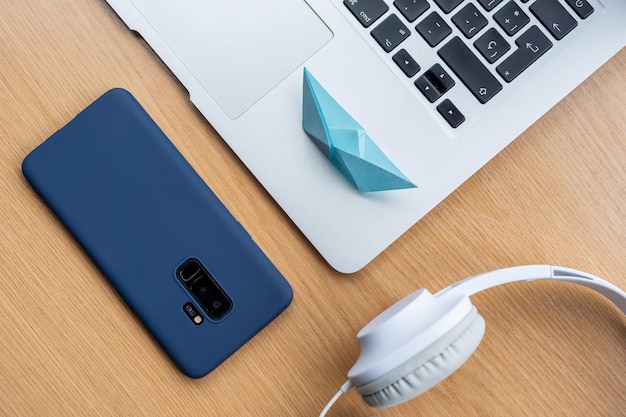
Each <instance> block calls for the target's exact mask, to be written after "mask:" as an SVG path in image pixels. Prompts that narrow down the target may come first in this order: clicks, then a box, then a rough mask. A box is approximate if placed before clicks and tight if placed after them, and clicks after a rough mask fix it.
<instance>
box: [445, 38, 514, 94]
mask: <svg viewBox="0 0 626 417" xmlns="http://www.w3.org/2000/svg"><path fill="white" fill-rule="evenodd" d="M437 54H439V56H440V57H441V58H442V59H443V60H444V62H445V63H446V64H447V65H448V66H449V67H450V68H451V69H452V71H454V73H455V74H456V75H457V76H458V77H459V78H460V79H461V81H462V82H463V84H465V86H466V87H467V88H468V89H469V90H470V92H471V93H472V94H473V95H474V97H476V99H478V101H479V102H480V103H482V104H484V103H486V102H488V101H489V100H491V98H492V97H493V96H495V95H496V94H497V93H498V92H499V91H500V90H502V84H500V82H499V81H498V80H497V79H496V77H494V76H493V75H492V74H491V72H490V71H489V70H488V69H487V68H486V67H485V66H484V65H483V63H482V62H480V60H479V59H478V57H477V56H476V55H474V53H473V52H472V51H471V50H470V49H469V48H468V47H467V46H466V45H465V43H463V41H462V40H461V38H459V37H458V36H455V37H454V38H452V39H451V40H450V41H449V42H448V43H446V44H445V45H444V46H443V47H442V48H441V49H439V51H438V52H437Z"/></svg>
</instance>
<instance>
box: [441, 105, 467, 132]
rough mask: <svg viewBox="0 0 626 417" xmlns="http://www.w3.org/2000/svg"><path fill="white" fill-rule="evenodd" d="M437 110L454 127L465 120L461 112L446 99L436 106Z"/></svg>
mask: <svg viewBox="0 0 626 417" xmlns="http://www.w3.org/2000/svg"><path fill="white" fill-rule="evenodd" d="M437 111H438V112H439V114H440V115H442V116H443V118H444V119H446V122H448V124H449V125H450V126H452V127H454V128H457V127H459V126H460V125H461V123H463V122H464V121H465V116H463V113H461V112H460V111H459V109H457V108H456V106H455V105H454V104H452V102H451V101H450V100H448V99H445V100H444V101H442V102H441V104H439V105H438V106H437Z"/></svg>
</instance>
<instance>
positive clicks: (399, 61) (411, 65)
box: [393, 49, 420, 78]
mask: <svg viewBox="0 0 626 417" xmlns="http://www.w3.org/2000/svg"><path fill="white" fill-rule="evenodd" d="M393 62H395V63H396V65H398V67H400V69H401V70H402V72H404V75H406V76H407V77H409V78H411V77H412V76H414V75H415V74H417V73H418V72H419V70H420V66H419V64H418V63H417V62H416V61H415V60H414V59H413V57H412V56H411V55H410V54H409V53H408V52H407V51H406V49H400V50H399V51H398V52H396V53H395V54H394V55H393Z"/></svg>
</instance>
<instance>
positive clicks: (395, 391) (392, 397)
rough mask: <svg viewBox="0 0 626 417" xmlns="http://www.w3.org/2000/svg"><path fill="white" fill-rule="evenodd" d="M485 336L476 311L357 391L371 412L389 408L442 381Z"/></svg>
mask: <svg viewBox="0 0 626 417" xmlns="http://www.w3.org/2000/svg"><path fill="white" fill-rule="evenodd" d="M484 334H485V320H484V319H483V318H482V317H481V316H480V315H479V314H478V312H477V310H476V307H472V310H471V311H470V313H469V314H468V315H467V316H466V317H465V318H464V319H463V320H461V321H460V322H459V323H458V324H457V325H456V326H455V327H453V328H452V329H450V331H449V332H448V333H446V334H445V335H443V336H442V337H441V338H439V339H438V340H436V341H435V342H433V343H432V344H431V345H429V346H428V347H427V348H425V349H423V350H421V351H420V352H418V353H417V354H415V355H414V356H413V357H411V358H410V359H409V360H407V361H406V362H404V363H403V364H401V365H400V366H398V367H396V368H395V369H394V370H392V371H390V372H388V373H387V374H385V375H383V376H382V377H380V378H378V379H376V380H374V381H372V382H370V383H368V384H366V385H363V386H357V387H356V388H357V390H358V391H359V393H360V394H361V396H362V397H363V400H364V401H365V402H366V403H367V404H368V405H370V406H371V407H375V408H387V407H391V406H394V405H397V404H400V403H403V402H405V401H408V400H410V399H412V398H415V397H417V396H418V395H420V394H421V393H423V392H425V391H427V390H429V389H430V388H432V387H434V386H435V385H437V384H438V383H439V382H441V381H443V380H444V379H446V378H447V377H448V376H450V375H451V374H452V373H454V371H456V370H457V369H458V368H460V367H461V365H463V363H464V362H465V361H466V360H467V359H468V358H469V357H470V356H471V355H472V353H474V351H475V350H476V348H477V347H478V345H479V344H480V341H481V340H482V338H483V335H484Z"/></svg>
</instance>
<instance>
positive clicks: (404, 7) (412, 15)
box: [393, 0, 430, 22]
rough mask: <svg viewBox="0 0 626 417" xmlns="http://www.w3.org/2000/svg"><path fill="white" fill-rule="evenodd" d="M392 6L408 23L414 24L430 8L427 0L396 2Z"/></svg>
mask: <svg viewBox="0 0 626 417" xmlns="http://www.w3.org/2000/svg"><path fill="white" fill-rule="evenodd" d="M393 4H394V6H396V8H397V9H398V10H399V11H400V13H402V16H404V17H405V18H406V20H408V21H409V22H414V21H415V19H417V18H418V17H420V16H421V15H422V14H424V12H425V11H426V10H428V9H429V8H430V4H429V3H428V1H427V0H396V1H394V2H393Z"/></svg>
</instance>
